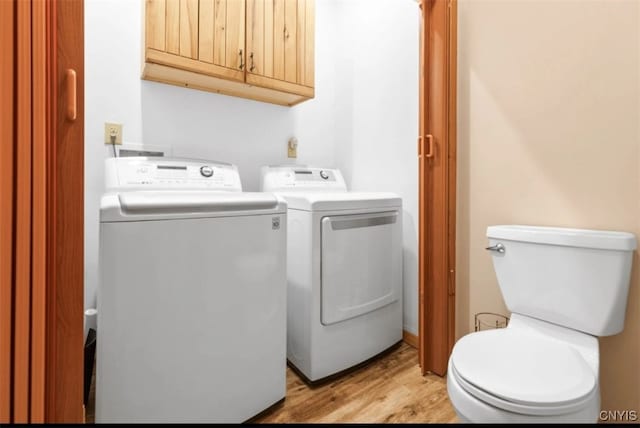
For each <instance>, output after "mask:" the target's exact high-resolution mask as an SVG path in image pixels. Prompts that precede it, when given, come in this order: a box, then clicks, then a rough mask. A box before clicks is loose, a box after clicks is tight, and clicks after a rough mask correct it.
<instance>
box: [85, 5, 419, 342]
mask: <svg viewBox="0 0 640 428" xmlns="http://www.w3.org/2000/svg"><path fill="white" fill-rule="evenodd" d="M358 4H359V5H360V6H363V5H364V2H363V1H362V0H318V1H316V98H315V99H314V100H311V101H307V102H305V103H303V104H301V105H299V106H296V107H293V108H287V107H280V106H275V105H271V104H266V103H260V102H256V101H250V100H244V99H241V98H234V97H227V96H224V95H218V94H212V93H207V92H201V91H196V90H190V89H185V88H180V87H176V86H170V85H164V84H159V83H154V82H148V81H143V80H141V79H140V70H141V63H140V61H141V51H142V47H141V35H142V26H141V24H142V22H143V19H142V18H143V17H142V12H143V9H142V2H138V1H132V0H91V1H87V2H85V74H86V77H85V108H86V114H85V307H93V306H94V305H95V299H96V287H97V281H98V271H97V262H98V225H99V223H98V222H99V204H100V197H101V195H102V193H103V191H104V186H103V180H104V178H103V172H104V169H103V162H104V158H105V157H106V156H110V150H109V147H105V146H104V145H103V144H102V139H103V126H104V122H106V121H111V122H118V123H122V124H123V125H124V130H123V134H124V141H125V143H126V142H133V143H145V144H155V145H158V144H159V145H170V146H171V147H172V149H173V155H174V156H188V157H199V158H205V159H216V160H221V161H227V162H232V163H235V164H236V165H238V168H239V170H240V174H241V178H242V183H243V187H244V189H245V190H248V191H255V190H257V189H258V184H259V175H258V170H259V167H260V166H262V165H265V164H274V163H286V162H290V160H288V159H287V158H286V141H287V140H288V138H289V137H290V136H293V135H295V136H296V137H297V138H298V141H299V146H298V159H297V162H298V163H303V164H314V165H322V166H334V165H335V166H338V167H341V168H343V172H344V173H345V176H346V177H347V179H348V180H350V181H351V183H350V184H352V185H353V187H354V189H355V190H363V189H365V188H366V189H368V190H389V191H395V192H397V193H400V194H401V195H402V196H403V197H404V204H405V215H404V221H405V241H406V242H405V247H406V248H405V257H406V261H405V296H407V297H406V298H405V311H406V314H407V315H406V316H405V328H406V329H408V330H410V331H412V332H414V333H415V332H417V322H416V321H415V320H416V313H417V300H416V297H415V296H416V294H417V282H416V272H417V268H416V261H415V254H416V250H415V248H416V242H415V241H416V232H415V225H414V224H415V222H414V221H413V219H414V218H415V216H416V212H417V211H416V201H415V198H416V191H415V183H416V180H417V176H416V173H415V153H414V148H415V134H416V131H415V130H416V128H417V125H416V123H417V95H418V94H417V52H418V51H417V40H418V33H417V13H418V9H417V7H416V6H415V4H414V3H413V2H411V1H409V0H406V1H398V0H372V1H368V2H367V7H366V8H362V7H361V8H360V13H356V12H358V11H357V10H356V9H357V7H356V6H357V5H358ZM362 10H367V11H368V12H367V13H366V14H363V13H362V12H361V11H362ZM346 11H348V13H349V17H350V19H351V21H350V22H346V21H345V22H344V25H336V22H338V21H341V20H343V19H344V17H345V16H343V12H346ZM376 23H377V24H376ZM377 25H385V27H383V28H388V29H389V30H388V31H386V32H385V34H387V37H388V40H387V39H385V38H384V37H382V32H381V31H379V29H378V28H377ZM364 29H368V32H371V33H372V34H371V36H373V37H372V38H371V40H373V41H375V43H369V42H368V41H367V40H365V38H366V33H365V32H364ZM352 32H353V33H352ZM379 33H380V34H379ZM351 38H353V41H354V43H357V44H358V46H357V47H350V46H347V45H346V44H345V43H344V40H347V39H351ZM356 70H359V71H358V73H363V76H362V77H364V79H362V80H361V79H360V77H358V78H356V75H355V72H356ZM376 94H377V95H376ZM405 116H406V117H405ZM349 118H351V119H349ZM369 122H372V123H376V126H372V123H369ZM346 131H348V133H346ZM356 140H357V141H356ZM336 143H338V144H340V148H339V150H337V149H336ZM370 144H371V145H372V147H375V150H372V149H370V148H366V146H368V145H370ZM361 152H362V153H361ZM342 157H344V159H342ZM405 157H406V159H405ZM383 166H385V167H386V171H388V172H389V174H390V176H393V177H397V178H394V179H392V180H389V181H382V180H381V179H380V178H379V177H375V176H374V175H375V174H378V173H379V168H382V167H383ZM411 228H413V230H412V229H411ZM89 326H92V323H91V322H90V323H89Z"/></svg>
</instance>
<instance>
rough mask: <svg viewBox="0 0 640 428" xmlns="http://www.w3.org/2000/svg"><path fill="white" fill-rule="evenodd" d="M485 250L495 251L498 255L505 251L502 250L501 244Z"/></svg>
mask: <svg viewBox="0 0 640 428" xmlns="http://www.w3.org/2000/svg"><path fill="white" fill-rule="evenodd" d="M485 250H489V251H497V252H499V253H500V254H503V253H504V251H505V249H504V245H502V244H496V245H492V246H490V247H487V248H485Z"/></svg>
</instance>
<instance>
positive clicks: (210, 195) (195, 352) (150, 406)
mask: <svg viewBox="0 0 640 428" xmlns="http://www.w3.org/2000/svg"><path fill="white" fill-rule="evenodd" d="M106 174H107V177H106V182H107V193H106V194H105V195H104V197H103V198H102V202H101V211H100V266H99V270H100V283H99V288H98V341H97V379H96V422H126V423H132V422H180V423H187V422H243V421H246V420H247V419H249V418H251V417H253V416H254V415H256V414H257V413H259V412H261V411H263V410H264V409H266V408H268V407H269V406H271V405H273V404H274V403H276V402H278V401H279V400H282V399H283V398H284V396H285V374H286V356H285V352H286V351H285V349H286V348H285V341H286V330H285V329H286V324H285V311H286V276H285V275H286V273H285V272H286V271H285V263H284V261H285V257H286V254H285V252H286V236H285V235H286V203H285V202H284V201H283V200H282V199H281V198H279V197H277V196H274V195H273V194H268V193H258V192H256V193H243V192H241V184H240V177H239V175H238V171H237V169H236V167H235V166H233V165H231V164H225V163H221V162H213V161H201V160H188V159H166V158H117V159H108V160H107V161H106Z"/></svg>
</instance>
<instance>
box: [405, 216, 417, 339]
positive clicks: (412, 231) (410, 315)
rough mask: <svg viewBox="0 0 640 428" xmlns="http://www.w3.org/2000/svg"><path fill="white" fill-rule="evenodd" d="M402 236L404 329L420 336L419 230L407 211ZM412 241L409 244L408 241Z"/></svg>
mask: <svg viewBox="0 0 640 428" xmlns="http://www.w3.org/2000/svg"><path fill="white" fill-rule="evenodd" d="M402 234H403V235H404V245H403V251H402V264H403V270H402V271H403V283H404V285H405V286H404V289H403V291H402V300H403V304H402V306H403V308H407V310H404V329H405V330H407V331H408V332H410V333H412V334H415V335H418V331H419V329H420V326H419V324H418V310H417V308H418V307H419V306H420V302H419V301H418V296H419V291H418V285H417V278H418V253H417V240H418V229H417V227H416V223H415V221H414V216H413V215H412V213H410V212H408V211H407V210H406V209H405V210H403V211H402ZM410 239H411V240H412V241H413V242H411V244H412V245H411V244H408V242H407V241H408V240H410Z"/></svg>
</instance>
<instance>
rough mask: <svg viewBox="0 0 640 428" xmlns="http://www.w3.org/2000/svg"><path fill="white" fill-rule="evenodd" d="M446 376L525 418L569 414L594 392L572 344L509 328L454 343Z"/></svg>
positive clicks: (588, 370)
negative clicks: (449, 369)
mask: <svg viewBox="0 0 640 428" xmlns="http://www.w3.org/2000/svg"><path fill="white" fill-rule="evenodd" d="M449 376H453V377H454V378H455V379H456V381H457V382H458V383H459V385H460V386H461V387H462V388H463V389H464V390H465V391H466V392H468V393H469V394H471V395H472V396H474V397H475V398H477V399H479V400H481V401H483V402H485V403H487V404H490V405H492V406H494V407H498V408H501V409H504V410H507V411H510V412H515V413H520V414H525V415H540V416H544V415H560V414H566V413H571V412H575V411H577V410H579V409H581V408H583V407H584V406H586V405H588V404H589V403H590V402H591V401H592V399H593V397H594V395H596V394H598V388H597V380H596V377H595V374H594V372H593V371H592V369H591V368H590V367H589V365H588V363H587V362H586V361H585V359H584V358H583V357H582V356H581V355H580V353H579V352H578V351H576V349H574V348H573V347H572V346H570V345H568V344H566V343H564V342H562V341H559V340H557V339H554V338H551V337H549V338H547V337H544V336H541V335H538V334H523V332H522V331H520V332H513V331H511V329H499V330H489V331H484V332H478V333H472V334H469V335H467V336H465V337H463V338H462V339H460V340H459V341H458V342H457V343H456V345H455V347H454V349H453V353H452V356H451V372H450V373H449Z"/></svg>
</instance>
